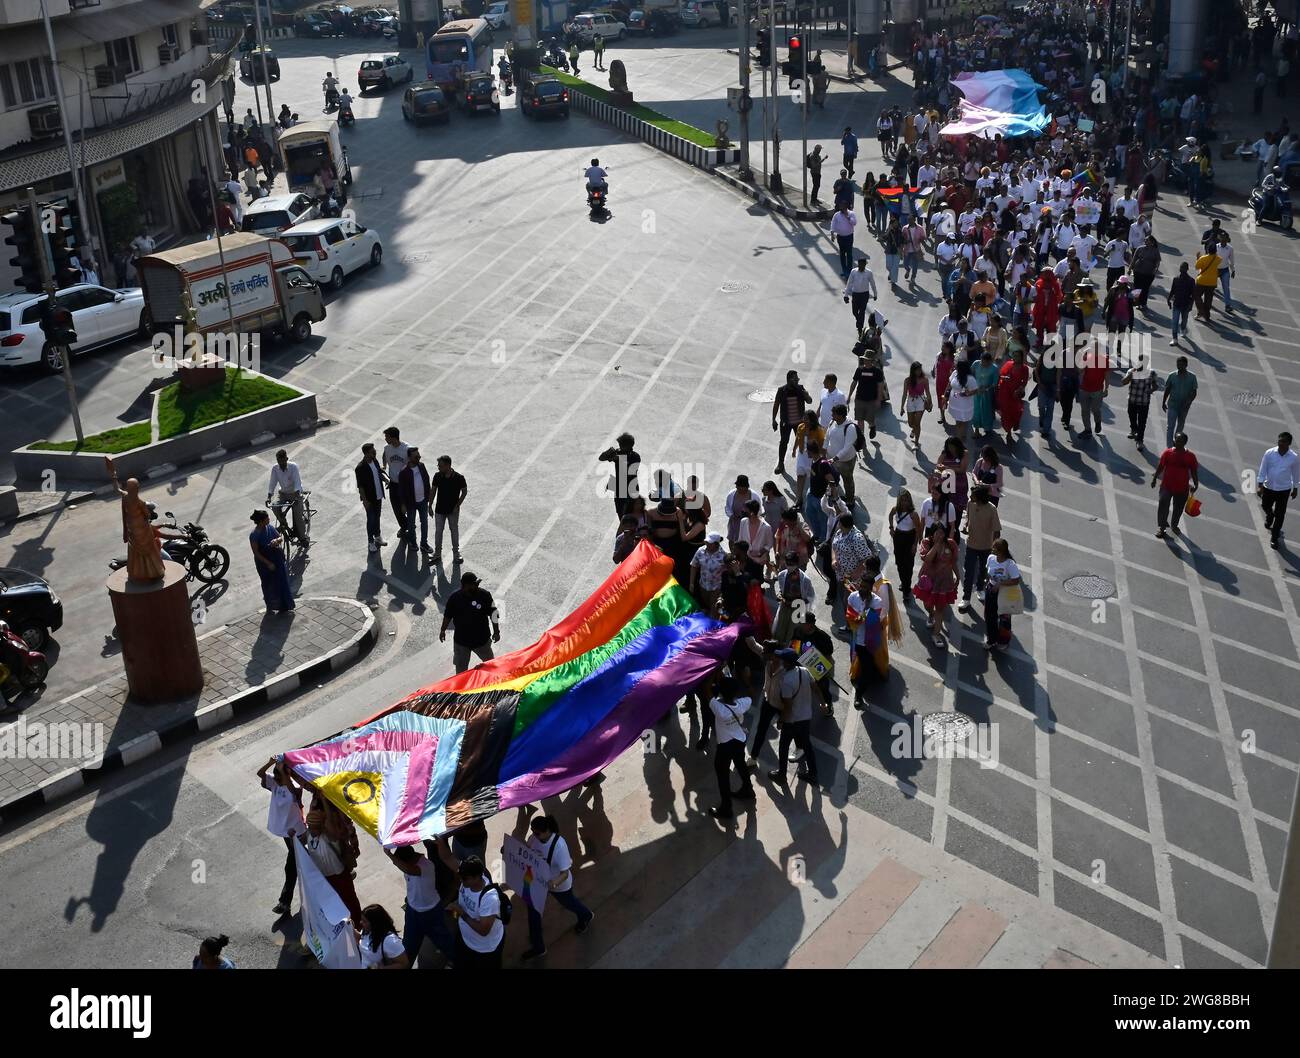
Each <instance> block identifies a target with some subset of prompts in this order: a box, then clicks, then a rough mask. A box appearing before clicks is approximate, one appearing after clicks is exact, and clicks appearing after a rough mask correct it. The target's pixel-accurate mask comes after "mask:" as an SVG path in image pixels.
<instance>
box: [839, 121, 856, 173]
mask: <svg viewBox="0 0 1300 1058" xmlns="http://www.w3.org/2000/svg"><path fill="white" fill-rule="evenodd" d="M840 146H841V147H843V148H844V168H845V169H847V170H848V174H849V178H850V179H852V177H853V166H854V163H855V162H857V160H858V138H857V137H856V136H855V135H853V128H852V126H848V125H846V126H845V127H844V135H843V136H841V137H840Z"/></svg>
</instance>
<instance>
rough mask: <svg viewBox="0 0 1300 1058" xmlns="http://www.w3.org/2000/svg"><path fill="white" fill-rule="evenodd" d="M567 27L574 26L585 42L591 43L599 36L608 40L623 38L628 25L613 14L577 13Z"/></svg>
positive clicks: (581, 39) (579, 36) (579, 37)
mask: <svg viewBox="0 0 1300 1058" xmlns="http://www.w3.org/2000/svg"><path fill="white" fill-rule="evenodd" d="M566 28H572V29H573V31H574V32H575V33H577V34H578V39H579V40H580V41H582V43H583V44H590V43H591V42H592V41H594V40H595V39H596V38H597V37H604V38H605V39H606V40H622V39H623V34H625V33H626V32H627V27H626V26H625V25H623V23H622V22H620V21H618V19H616V18H615V17H614V16H613V15H605V14H590V13H588V14H583V15H575V16H574V19H573V21H572V22H570V23H569V26H567V27H566Z"/></svg>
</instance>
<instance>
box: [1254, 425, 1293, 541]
mask: <svg viewBox="0 0 1300 1058" xmlns="http://www.w3.org/2000/svg"><path fill="white" fill-rule="evenodd" d="M1297 486H1300V457H1297V455H1296V451H1295V449H1294V448H1292V447H1291V435H1290V434H1289V433H1285V432H1283V433H1280V434H1278V435H1277V447H1276V448H1270V449H1269V450H1268V451H1267V452H1265V453H1264V458H1263V459H1262V460H1260V464H1259V477H1258V478H1257V479H1256V482H1255V491H1256V492H1258V493H1259V498H1260V501H1261V502H1262V503H1263V505H1264V528H1265V529H1267V530H1269V532H1270V533H1271V534H1272V543H1273V550H1274V551H1276V550H1278V537H1280V536H1281V535H1282V522H1283V521H1284V520H1285V519H1286V504H1287V500H1293V499H1295V498H1296V488H1297Z"/></svg>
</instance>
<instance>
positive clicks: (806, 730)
mask: <svg viewBox="0 0 1300 1058" xmlns="http://www.w3.org/2000/svg"><path fill="white" fill-rule="evenodd" d="M776 656H777V657H778V658H780V659H781V663H782V664H783V665H784V667H785V672H784V673H783V674H782V676H781V720H782V723H781V739H780V742H779V743H778V745H777V757H778V763H777V766H776V768H775V769H774V770H773V771H770V772H768V773H767V777H768V778H769V779H771V780H772V782H775V783H780V784H781V785H782V786H784V785H785V784H786V775H787V772H788V770H789V767H790V764H789V761H790V743H791V742H793V743H794V744H795V745H796V746H798V747H799V749H801V750H802V751H803V760H802V761H801V762H800V763H799V767H798V769H797V772H796V774H797V775H798V776H799V778H801V779H803V780H804V781H805V782H808V783H810V784H811V785H813V786H816V785H818V782H817V755H816V754H815V753H814V752H813V747H812V738H811V729H812V716H813V675H812V673H811V672H809V671H808V670H807V669H805V668H804V667H803V666H802V665H800V664H799V656H798V655H797V654H796V653H795V652H794V651H793V650H791V649H790V648H789V647H782V648H781V649H780V650H778V651H777V652H776Z"/></svg>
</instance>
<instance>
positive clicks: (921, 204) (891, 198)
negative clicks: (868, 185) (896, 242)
mask: <svg viewBox="0 0 1300 1058" xmlns="http://www.w3.org/2000/svg"><path fill="white" fill-rule="evenodd" d="M876 193H877V194H879V195H880V197H881V198H882V199H883V200H884V203H885V206H886V207H887V208H888V209H889V212H890V213H895V214H898V215H900V216H901V215H902V212H903V196H904V195H910V196H911V197H912V202H913V209H914V210H915V211H916V213H918V214H919V215H920V216H922V217H924V216H925V215H926V214H928V213H929V212H930V197H931V195H933V194H934V188H926V189H925V190H924V191H922V190H921V189H920V188H919V187H909V188H902V187H878V188H876Z"/></svg>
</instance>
